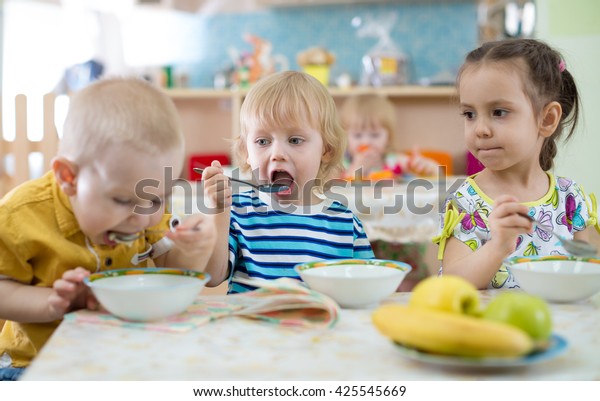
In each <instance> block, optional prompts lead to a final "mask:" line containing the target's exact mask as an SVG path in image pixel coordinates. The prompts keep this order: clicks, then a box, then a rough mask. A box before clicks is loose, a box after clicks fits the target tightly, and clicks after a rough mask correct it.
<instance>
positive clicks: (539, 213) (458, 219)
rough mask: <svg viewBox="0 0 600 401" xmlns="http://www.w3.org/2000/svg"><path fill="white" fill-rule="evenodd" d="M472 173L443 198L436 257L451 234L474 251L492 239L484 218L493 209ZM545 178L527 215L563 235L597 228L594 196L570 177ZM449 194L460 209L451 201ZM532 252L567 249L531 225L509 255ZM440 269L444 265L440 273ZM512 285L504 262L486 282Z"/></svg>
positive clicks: (496, 285) (552, 252)
mask: <svg viewBox="0 0 600 401" xmlns="http://www.w3.org/2000/svg"><path fill="white" fill-rule="evenodd" d="M475 176H476V175H473V176H471V177H469V178H467V179H466V180H465V182H464V183H463V184H462V185H461V186H460V187H459V188H458V189H457V190H456V192H454V194H452V195H450V197H448V198H447V199H446V204H445V207H444V213H442V215H441V219H440V220H441V225H440V235H438V236H437V237H436V238H434V242H436V243H438V244H439V246H440V248H439V253H438V258H439V259H442V256H443V254H444V248H445V245H446V240H447V239H448V238H449V237H450V236H454V237H455V238H457V239H459V240H460V241H462V242H463V243H465V244H466V245H468V246H469V248H471V249H472V250H474V251H475V250H477V249H478V248H480V247H481V246H483V245H484V244H485V243H486V242H487V241H489V240H490V238H491V237H490V230H489V229H488V224H487V217H488V216H489V215H490V213H491V211H492V204H493V201H492V200H491V199H490V198H489V197H488V196H486V194H485V193H483V191H482V190H481V189H480V188H479V187H478V186H477V184H476V183H475V181H474V180H473V178H474V177H475ZM548 177H549V179H550V185H549V189H548V192H547V193H546V194H545V195H544V196H543V197H542V198H540V199H538V200H537V201H533V202H526V203H525V205H527V206H529V215H530V216H532V217H534V218H535V219H537V220H539V221H540V222H542V223H544V225H545V226H548V227H549V228H552V229H553V230H554V231H555V232H556V233H558V234H560V235H562V236H563V237H565V238H573V233H575V232H576V231H582V230H584V229H585V228H586V227H587V226H590V225H591V226H596V229H598V218H597V214H596V200H595V197H594V196H593V195H591V197H590V200H588V198H586V196H585V194H584V192H583V190H582V189H581V187H580V186H579V185H577V184H576V183H575V181H573V180H570V179H569V178H564V177H555V176H554V175H553V174H550V173H548ZM452 197H454V199H455V201H456V202H455V203H457V204H458V205H459V208H458V209H460V210H457V208H456V206H455V205H452V203H451V202H450V199H452ZM590 201H591V203H590ZM599 232H600V231H599ZM533 255H567V252H566V251H565V249H564V247H563V246H562V244H561V243H560V241H558V240H557V239H556V238H553V237H552V235H551V234H548V233H547V232H546V231H543V230H541V229H540V228H539V227H536V226H535V225H534V231H533V233H531V234H528V233H525V234H521V235H519V237H518V238H517V243H516V248H515V251H514V252H513V253H512V254H511V255H510V257H514V256H533ZM442 272H443V266H442V267H441V268H440V274H441V273H442ZM515 287H517V288H518V287H519V286H518V284H517V283H516V281H515V280H514V278H513V276H512V275H511V274H510V272H509V271H508V269H507V268H506V266H505V265H504V264H503V265H502V266H500V268H499V270H498V272H497V273H496V275H495V276H494V277H493V279H492V281H491V282H490V284H489V285H488V288H515Z"/></svg>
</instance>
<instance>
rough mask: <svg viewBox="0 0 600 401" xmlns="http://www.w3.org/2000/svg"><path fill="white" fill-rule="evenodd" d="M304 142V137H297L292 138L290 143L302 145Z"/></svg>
mask: <svg viewBox="0 0 600 401" xmlns="http://www.w3.org/2000/svg"><path fill="white" fill-rule="evenodd" d="M302 142H304V139H302V138H297V137H294V138H290V143H291V144H292V145H300V144H301V143H302Z"/></svg>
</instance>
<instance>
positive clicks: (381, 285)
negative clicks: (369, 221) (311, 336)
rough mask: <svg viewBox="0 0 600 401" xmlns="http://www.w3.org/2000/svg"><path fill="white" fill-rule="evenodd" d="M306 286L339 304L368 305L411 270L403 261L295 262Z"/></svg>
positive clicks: (364, 306)
mask: <svg viewBox="0 0 600 401" xmlns="http://www.w3.org/2000/svg"><path fill="white" fill-rule="evenodd" d="M295 269H296V272H298V274H299V275H300V277H301V278H302V280H303V281H304V282H305V283H306V284H308V286H309V287H310V288H311V289H313V290H315V291H318V292H321V293H323V294H325V295H328V296H329V297H331V298H333V299H334V300H335V301H336V302H337V303H338V304H339V305H340V306H341V307H343V308H369V307H372V306H375V305H376V304H378V303H379V302H380V301H381V300H383V299H384V298H386V297H387V296H389V295H391V294H393V293H394V292H395V291H396V289H397V288H398V286H399V285H400V283H401V282H402V280H403V279H404V277H406V275H407V274H408V272H410V271H411V270H412V268H411V267H410V265H408V264H406V263H403V262H396V261H393V260H381V259H340V260H329V261H321V262H311V263H302V264H298V265H296V267H295Z"/></svg>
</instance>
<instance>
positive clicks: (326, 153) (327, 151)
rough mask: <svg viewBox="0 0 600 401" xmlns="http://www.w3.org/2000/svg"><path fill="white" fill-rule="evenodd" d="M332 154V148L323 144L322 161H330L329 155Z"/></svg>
mask: <svg viewBox="0 0 600 401" xmlns="http://www.w3.org/2000/svg"><path fill="white" fill-rule="evenodd" d="M332 154H333V150H332V149H331V147H329V146H328V145H325V146H323V154H322V155H321V161H322V162H330V161H331V157H332V156H331V155H332Z"/></svg>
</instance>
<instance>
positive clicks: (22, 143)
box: [0, 94, 58, 196]
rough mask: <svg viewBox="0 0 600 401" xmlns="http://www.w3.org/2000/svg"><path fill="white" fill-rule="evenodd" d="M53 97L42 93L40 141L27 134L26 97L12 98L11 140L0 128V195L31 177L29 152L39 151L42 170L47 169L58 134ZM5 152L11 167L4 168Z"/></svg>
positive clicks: (56, 145) (55, 146) (54, 151)
mask: <svg viewBox="0 0 600 401" xmlns="http://www.w3.org/2000/svg"><path fill="white" fill-rule="evenodd" d="M55 99H56V97H55V95H54V94H47V95H45V96H44V99H43V115H42V116H40V118H43V129H42V130H43V137H42V139H41V140H40V141H32V140H30V139H29V138H28V135H27V133H28V131H27V98H26V96H25V95H17V96H16V97H15V139H14V140H12V141H8V140H6V139H5V138H4V136H3V135H2V133H1V131H0V196H2V195H4V194H5V193H7V192H8V191H10V190H11V189H12V188H14V187H15V186H17V185H19V184H21V183H23V182H25V181H27V180H29V179H31V178H33V177H32V175H31V171H30V168H29V155H30V154H32V153H34V152H39V153H41V155H42V157H43V166H42V168H43V170H44V171H47V170H48V169H49V168H50V162H51V160H52V158H53V157H54V155H55V154H56V151H57V149H58V134H57V131H56V125H55V123H54V102H55ZM0 106H1V105H0ZM4 118H6V116H4ZM1 126H2V116H0V127H1ZM9 155H12V161H13V163H12V168H6V164H7V160H8V156H9Z"/></svg>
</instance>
